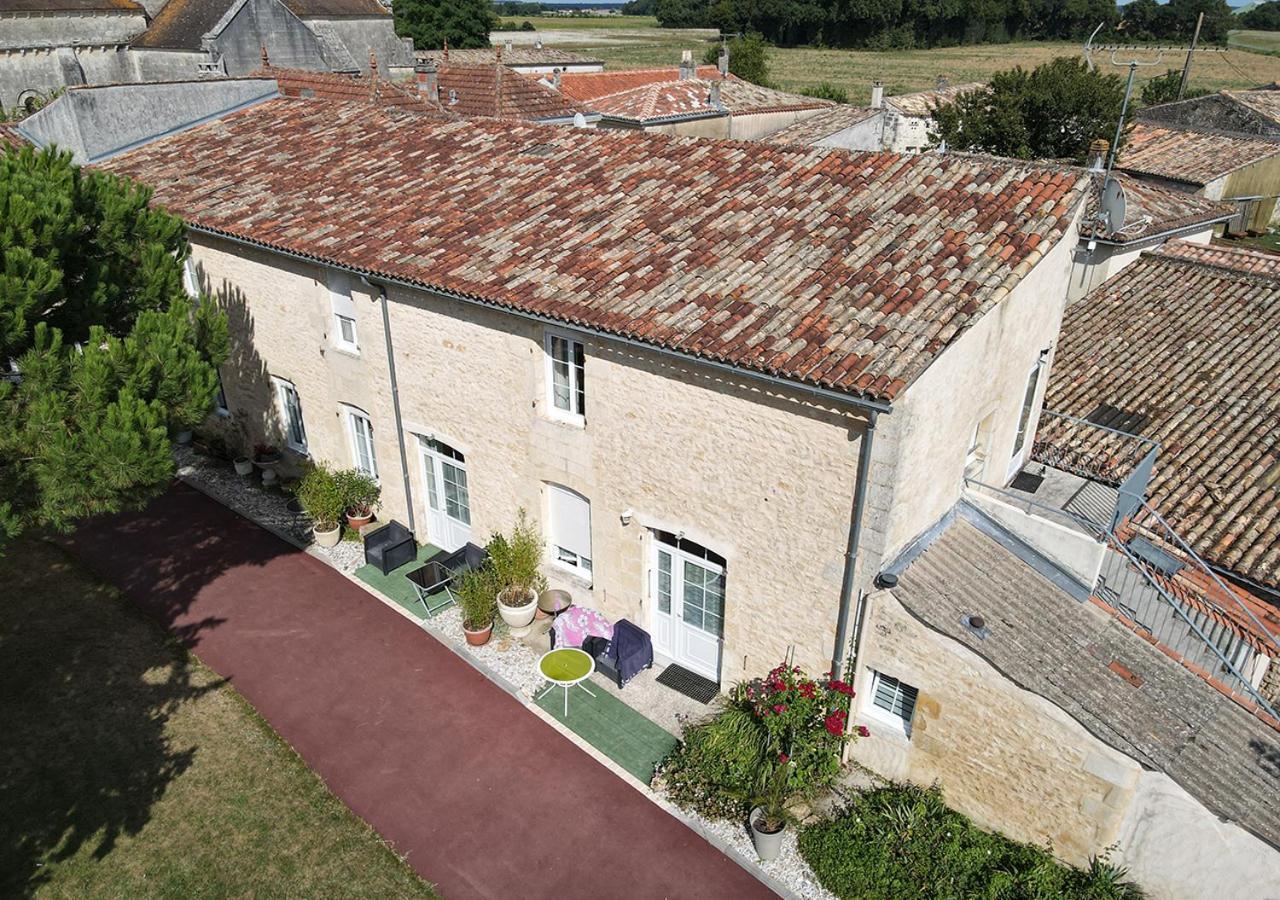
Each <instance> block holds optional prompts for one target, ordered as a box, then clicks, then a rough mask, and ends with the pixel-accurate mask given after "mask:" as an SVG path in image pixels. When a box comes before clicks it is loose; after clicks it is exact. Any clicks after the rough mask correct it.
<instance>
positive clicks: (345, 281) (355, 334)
mask: <svg viewBox="0 0 1280 900" xmlns="http://www.w3.org/2000/svg"><path fill="white" fill-rule="evenodd" d="M329 310H330V323H329V330H330V334H329V340H330V342H331V343H332V344H333V346H335V347H337V348H338V349H339V350H342V351H344V352H346V353H352V354H355V355H356V356H359V355H360V331H359V329H358V328H357V325H356V301H355V297H354V296H353V295H352V293H351V279H349V278H347V276H346V275H344V274H341V273H338V272H331V273H330V274H329ZM344 322H349V323H350V324H351V340H349V341H348V340H347V338H346V336H345V335H344V334H343V333H342V325H343V323H344Z"/></svg>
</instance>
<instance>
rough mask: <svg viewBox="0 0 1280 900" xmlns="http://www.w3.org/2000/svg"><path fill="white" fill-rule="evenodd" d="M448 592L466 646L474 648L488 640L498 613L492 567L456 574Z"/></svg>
mask: <svg viewBox="0 0 1280 900" xmlns="http://www.w3.org/2000/svg"><path fill="white" fill-rule="evenodd" d="M449 590H450V592H451V593H452V594H453V599H454V600H455V601H456V602H457V604H458V609H459V610H461V611H462V629H463V631H465V632H466V637H467V643H469V644H474V645H477V646H478V645H480V644H483V643H485V642H486V641H488V640H489V635H490V634H491V633H492V632H493V617H494V616H495V615H496V614H497V612H498V579H497V577H496V575H495V573H494V570H493V566H492V564H490V563H485V565H483V566H481V567H480V568H478V569H468V570H466V571H464V572H460V573H458V574H457V575H455V576H454V578H453V581H452V583H451V584H450V585H449Z"/></svg>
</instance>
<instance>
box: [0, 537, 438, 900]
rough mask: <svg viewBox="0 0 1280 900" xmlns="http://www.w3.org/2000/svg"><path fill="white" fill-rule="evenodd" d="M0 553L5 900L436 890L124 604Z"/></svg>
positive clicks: (249, 712)
mask: <svg viewBox="0 0 1280 900" xmlns="http://www.w3.org/2000/svg"><path fill="white" fill-rule="evenodd" d="M5 553H6V555H5V556H4V557H2V558H0V583H3V584H4V585H5V592H4V598H3V600H0V685H3V690H2V691H0V723H3V724H2V725H0V732H2V733H3V738H2V741H3V744H2V745H0V746H3V753H0V896H6V897H9V896H24V895H36V896H48V897H76V898H80V897H128V898H134V897H181V898H190V897H249V896H263V897H266V896H272V897H282V896H291V897H371V896H377V897H424V898H429V897H435V896H437V895H436V894H435V893H434V891H433V890H432V889H431V888H430V887H429V886H428V885H426V884H425V883H423V882H422V881H421V880H420V879H419V878H418V876H417V875H416V874H414V872H413V871H412V870H411V869H410V868H409V867H408V866H407V865H405V864H404V863H403V862H402V861H401V860H400V859H399V858H398V857H397V856H396V855H395V854H394V853H393V852H392V851H391V850H390V849H389V848H388V847H387V846H386V845H385V844H383V843H382V842H381V840H380V839H379V837H378V835H377V834H376V833H375V832H374V831H373V830H372V829H371V828H369V826H367V825H366V824H365V823H364V822H362V821H361V820H360V819H358V818H357V817H356V816H355V815H353V814H352V813H351V812H350V810H348V809H347V808H346V807H345V806H343V804H342V803H341V802H340V801H339V800H338V799H337V798H336V797H334V796H333V795H332V794H331V793H330V792H329V791H328V790H327V789H326V787H325V786H324V784H323V782H321V780H320V779H319V778H318V777H317V776H316V775H315V774H314V773H313V772H312V771H311V770H310V769H308V768H307V767H306V765H305V764H304V763H303V762H302V760H301V759H300V758H299V757H298V756H297V755H296V754H295V753H294V752H293V751H292V749H290V748H289V747H288V746H287V745H286V744H285V743H284V742H283V741H282V740H281V739H280V737H279V736H278V735H277V734H276V733H275V732H274V731H272V730H271V728H270V726H268V725H267V724H266V723H265V722H264V721H263V720H262V719H261V718H259V717H258V715H257V714H256V713H255V712H254V711H253V709H252V708H250V707H249V705H248V704H247V703H246V702H245V701H244V700H243V699H242V698H241V697H240V695H239V694H237V693H236V692H235V691H234V690H233V689H232V688H231V687H229V686H227V685H226V684H223V683H222V682H220V680H219V679H218V678H217V676H216V675H215V674H214V673H213V672H211V671H210V670H209V669H207V668H205V667H204V666H203V665H201V664H200V663H199V662H198V661H197V660H196V659H194V658H193V657H192V656H191V655H189V654H188V653H186V652H185V651H184V650H183V649H182V648H181V647H179V646H177V645H176V643H174V642H173V641H172V640H170V639H169V637H168V636H167V635H166V634H165V633H164V632H163V631H162V630H161V629H160V628H158V627H157V626H156V625H154V624H153V623H152V622H150V621H149V620H147V619H146V618H144V617H143V616H142V615H141V613H139V612H138V611H137V610H136V609H135V608H134V607H133V606H132V604H130V603H129V602H127V601H126V600H124V599H122V598H121V597H120V596H119V595H118V594H117V593H116V592H115V591H114V590H113V589H111V588H109V587H106V586H104V585H103V584H101V583H99V582H97V581H96V580H95V579H94V578H92V577H91V576H90V575H89V574H87V573H86V572H85V571H84V570H83V569H81V568H80V567H79V566H78V565H77V564H76V563H74V562H73V561H72V560H71V559H70V558H69V557H68V556H66V555H65V554H64V553H62V551H60V550H58V549H57V548H54V547H52V546H50V545H48V544H45V543H42V542H40V541H37V540H32V539H25V540H22V541H19V542H16V543H11V544H10V545H9V546H8V547H7V548H6V550H5Z"/></svg>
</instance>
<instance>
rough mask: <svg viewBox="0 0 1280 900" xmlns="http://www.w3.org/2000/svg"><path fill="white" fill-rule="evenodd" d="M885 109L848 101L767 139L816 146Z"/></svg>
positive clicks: (774, 141) (790, 126) (789, 126)
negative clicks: (855, 104)
mask: <svg viewBox="0 0 1280 900" xmlns="http://www.w3.org/2000/svg"><path fill="white" fill-rule="evenodd" d="M883 112H884V110H883V109H872V108H871V107H869V106H851V105H849V104H848V103H840V104H837V105H836V106H833V107H831V109H828V110H825V111H824V112H820V113H818V114H817V115H816V116H810V117H809V118H807V119H802V120H800V121H799V122H796V123H795V124H793V125H788V126H787V127H786V128H783V129H782V130H781V131H775V132H774V133H773V134H771V135H769V137H768V138H766V140H768V141H769V142H770V143H774V144H801V145H803V146H806V147H808V146H814V145H816V144H818V143H819V142H820V141H822V140H823V139H825V138H829V137H831V135H833V134H836V133H838V132H841V131H844V130H845V129H846V128H851V127H853V126H854V125H857V124H859V123H860V122H865V121H867V119H870V118H873V117H875V116H878V115H880V114H881V113H883Z"/></svg>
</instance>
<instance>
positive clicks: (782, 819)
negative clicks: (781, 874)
mask: <svg viewBox="0 0 1280 900" xmlns="http://www.w3.org/2000/svg"><path fill="white" fill-rule="evenodd" d="M790 777H791V761H790V759H789V758H788V757H787V756H786V754H781V755H779V757H778V763H777V765H775V766H774V767H773V771H771V772H769V773H768V774H767V775H765V776H764V779H763V784H762V786H761V790H760V792H759V793H758V794H757V795H756V797H755V799H754V802H755V806H754V808H753V809H752V810H751V817H750V823H751V841H752V843H754V844H755V845H756V855H757V856H759V857H760V859H761V860H763V861H764V862H769V861H770V860H774V859H777V858H778V854H779V853H780V852H781V851H782V839H783V837H784V836H785V835H786V833H787V825H789V824H790V823H791V822H792V821H793V820H794V818H795V817H794V816H793V815H792V814H791V812H790V811H789V810H788V809H787V797H788V794H789V791H788V782H789V780H790Z"/></svg>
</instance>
